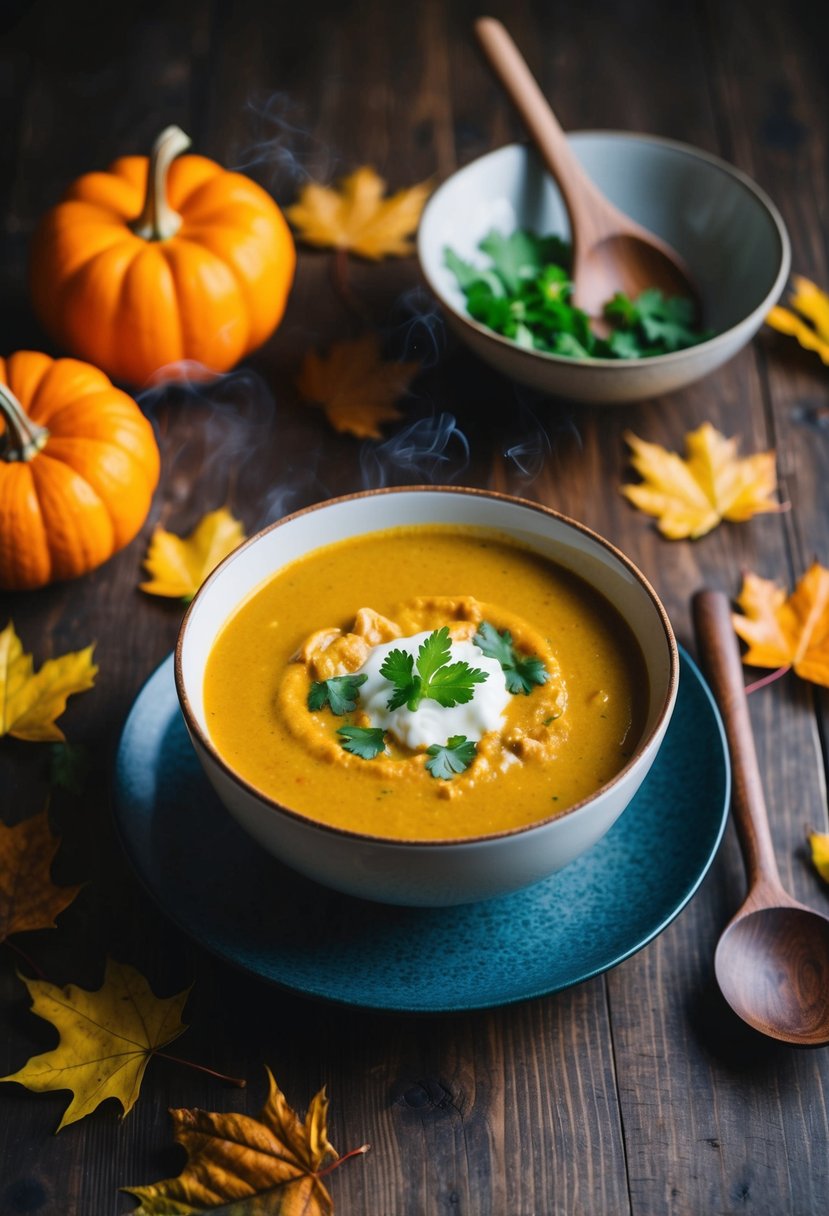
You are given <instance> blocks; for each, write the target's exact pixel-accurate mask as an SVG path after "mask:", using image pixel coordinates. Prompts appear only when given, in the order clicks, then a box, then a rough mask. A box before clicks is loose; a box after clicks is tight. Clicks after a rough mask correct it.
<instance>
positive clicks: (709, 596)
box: [693, 590, 780, 887]
mask: <svg viewBox="0 0 829 1216" xmlns="http://www.w3.org/2000/svg"><path fill="white" fill-rule="evenodd" d="M693 610H694V628H695V630H696V635H697V648H698V650H699V654H700V660H701V662H702V666H703V669H704V671H705V674H706V675H707V677H708V681H709V683H710V684H711V688H712V690H713V693H714V698H715V700H716V702H717V704H718V705H719V707H720V713H721V714H722V717H723V723H724V725H725V734H726V738H727V739H728V750H729V753H730V755H731V774H732V781H733V791H732V796H731V810H732V812H733V814H734V822H735V824H736V827H737V835H738V837H739V840H740V847H741V849H742V851H743V860H744V861H745V866H746V872H747V874H748V883H749V887H753V886H754V885H755V884H756V883H757V882H759V881H761V880H762V881H763V882H765V883H767V884H772V885H774V886H776V887H779V886H780V875H779V873H778V870H777V862H776V861H775V859H774V848H773V846H772V841H771V832H770V831H769V820H768V812H767V810H766V800H765V797H764V796H763V785H762V781H761V779H760V769H759V766H758V764H757V752H756V751H755V748H754V736H753V734H752V730H751V719H750V717H749V713H748V702H747V700H746V694H745V684H744V683H743V665H742V663H741V662H740V648H739V646H738V644H737V636H736V634H735V633H734V626H733V625H732V623H731V609H730V606H729V603H728V599H727V597H726V596H725V595H724V594H723V593H722V592H721V591H710V590H704V591H698V592H697V593H696V595H695V596H694V598H693Z"/></svg>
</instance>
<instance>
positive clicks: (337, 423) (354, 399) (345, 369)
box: [296, 333, 420, 439]
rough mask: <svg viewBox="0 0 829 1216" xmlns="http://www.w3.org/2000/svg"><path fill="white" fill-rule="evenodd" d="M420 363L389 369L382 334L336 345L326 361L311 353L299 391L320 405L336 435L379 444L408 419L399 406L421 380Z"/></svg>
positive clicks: (326, 355) (322, 356)
mask: <svg viewBox="0 0 829 1216" xmlns="http://www.w3.org/2000/svg"><path fill="white" fill-rule="evenodd" d="M419 366H420V365H419V364H418V363H386V362H384V361H383V357H382V354H381V352H380V339H379V337H378V336H377V334H374V333H367V334H364V335H363V336H362V337H361V338H357V339H355V340H354V341H353V342H335V343H334V345H333V346H332V347H330V349H329V350H328V351H327V353H326V354H325V355H319V354H317V352H316V351H309V352H308V354H307V355H306V356H305V359H304V360H303V363H302V367H301V368H300V372H299V375H298V376H297V380H296V385H297V388H298V389H299V391H300V393H301V394H302V396H303V397H304V398H305V400H306V401H308V402H309V403H311V404H313V405H319V406H321V407H322V409H324V410H325V415H326V417H327V419H328V421H329V422H330V423H331V425H332V426H333V427H334V429H335V430H337V431H340V432H341V433H348V434H350V435H356V436H357V438H358V439H379V438H380V437H381V432H380V427H381V425H382V424H383V423H384V422H393V421H395V420H396V419H398V418H402V416H403V415H402V414H401V412H400V410H398V409H397V408H396V407H395V405H394V402H395V401H396V400H397V398H398V397H400V396H401V394H402V393H404V392H405V391H406V389H407V388H408V386H409V384H410V382H411V381H412V380H413V379H414V377H415V375H416V374H417V371H418V368H419Z"/></svg>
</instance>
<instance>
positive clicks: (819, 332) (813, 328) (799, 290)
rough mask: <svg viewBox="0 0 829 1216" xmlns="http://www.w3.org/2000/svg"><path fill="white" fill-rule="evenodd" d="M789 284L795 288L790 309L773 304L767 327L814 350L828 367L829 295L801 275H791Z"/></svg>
mask: <svg viewBox="0 0 829 1216" xmlns="http://www.w3.org/2000/svg"><path fill="white" fill-rule="evenodd" d="M792 281H793V282H794V287H795V289H794V291H793V292H792V293H791V295H790V296H789V304H790V305H791V307H790V308H783V307H781V306H780V305H779V304H778V305H776V306H775V307H774V308H773V309H772V310H771V312H770V313H769V314H768V316H767V317H766V324H767V325H770V326H771V327H772V329H776V330H777V331H778V333H781V334H789V335H790V336H791V337H793V338H796V339H797V341H798V342H799V343H800V345H801V346H802V347H804V349H806V350H813V351H814V352H815V353H816V354H817V355H819V356H820V358H821V359H822V360H823V362H824V363H826V364H829V295H827V293H826V292H825V291H822V290H821V289H820V287H818V286H817V284H816V283H813V282H812V281H811V279H805V278H803V276H802V275H793V277H792Z"/></svg>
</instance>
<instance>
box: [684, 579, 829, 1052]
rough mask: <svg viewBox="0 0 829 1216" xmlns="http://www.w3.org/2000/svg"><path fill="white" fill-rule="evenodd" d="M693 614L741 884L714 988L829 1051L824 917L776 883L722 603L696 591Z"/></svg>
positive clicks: (782, 1032) (762, 1020)
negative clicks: (722, 759) (728, 780)
mask: <svg viewBox="0 0 829 1216" xmlns="http://www.w3.org/2000/svg"><path fill="white" fill-rule="evenodd" d="M693 608H694V626H695V629H696V635H697V644H698V647H699V651H700V657H701V659H702V663H703V666H704V668H705V671H706V675H707V676H708V679H709V681H710V683H711V687H712V689H713V692H714V696H715V698H716V700H717V704H718V705H719V707H720V712H721V713H722V716H723V721H724V723H725V733H726V737H727V739H728V749H729V752H730V754H731V767H732V775H733V781H734V790H733V794H732V799H731V809H732V812H733V815H734V822H735V824H736V827H737V834H738V836H739V839H740V847H741V848H742V851H743V860H744V861H745V865H746V872H747V874H748V885H749V891H748V896H747V898H746V900H745V903H744V904H743V905H742V907H741V908H740V909H739V911H738V912H737V914H736V915H735V916H734V917H733V919H732V920H731V921H730V923H729V924H728V925H727V926H726V928H725V929H724V931H723V933H722V936H721V937H720V940H719V944H718V946H717V952H716V954H715V956H714V970H715V972H716V975H717V982H718V984H719V986H720V989H721V991H722V994H723V996H724V997H725V999H726V1000H727V1001H728V1003H729V1005H730V1006H731V1008H732V1009H733V1010H734V1012H735V1013H737V1014H739V1016H740V1017H741V1018H742V1019H743V1021H745V1022H748V1024H749V1026H753V1027H754V1029H755V1030H759V1031H761V1032H762V1033H763V1034H767V1035H770V1036H771V1037H772V1038H773V1039H780V1040H781V1041H782V1042H784V1043H795V1044H798V1045H800V1046H804V1047H819V1046H822V1045H824V1044H826V1043H829V917H826V916H823V915H822V914H821V913H820V912H815V911H814V910H813V909H811V908H807V907H805V906H804V905H803V904H800V903H798V902H797V901H796V900H794V899H792V897H791V896H790V895H789V894H787V892H786V891H784V889H783V887H782V885H781V882H780V875H779V873H778V870H777V864H776V862H775V860H774V851H773V846H772V842H771V833H770V832H769V822H768V816H767V813H766V803H765V799H764V797H763V789H762V785H761V782H760V770H759V768H758V766H757V753H756V752H755V750H754V739H753V736H752V733H751V721H750V718H749V713H748V704H747V702H746V696H745V688H744V685H743V668H742V663H741V662H740V653H739V647H738V645H737V638H736V635H735V633H734V628H733V626H732V624H731V612H730V608H729V604H728V600H727V598H726V597H725V595H723V594H722V592H719V591H699V592H697V594H696V595H695V596H694V600H693Z"/></svg>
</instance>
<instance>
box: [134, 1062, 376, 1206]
mask: <svg viewBox="0 0 829 1216" xmlns="http://www.w3.org/2000/svg"><path fill="white" fill-rule="evenodd" d="M266 1071H267V1074H268V1098H267V1101H266V1102H265V1105H264V1107H263V1109H262V1112H261V1114H260V1115H259V1118H258V1119H254V1118H252V1117H251V1116H250V1115H242V1114H234V1113H230V1114H214V1113H212V1112H210V1111H204V1110H174V1111H171V1112H170V1113H171V1115H172V1119H173V1127H174V1134H175V1138H176V1140H177V1141H178V1143H179V1144H180V1145H182V1147H183V1148H184V1149H185V1150H186V1151H187V1164H186V1165H185V1167H184V1169H183V1170H182V1172H181V1173H180V1174H179V1175H178V1177H176V1178H167V1179H165V1180H164V1181H163V1182H156V1183H154V1184H153V1185H152V1186H140V1187H126V1188H125V1190H127V1191H129V1193H130V1194H131V1195H134V1196H135V1197H136V1199H140V1200H141V1206H140V1207H139V1208H137V1209H136V1211H135V1214H134V1216H163V1214H165V1213H170V1212H178V1213H194V1212H207V1211H211V1210H215V1209H217V1208H221V1209H224V1208H225V1206H226V1205H231V1204H232V1205H233V1209H232V1210H233V1211H234V1212H236V1211H238V1212H240V1213H241V1212H245V1213H250V1214H251V1216H252V1213H254V1212H257V1213H259V1212H261V1213H263V1214H264V1213H265V1212H267V1213H268V1216H328V1214H329V1213H331V1212H332V1211H333V1207H332V1203H331V1196H330V1195H329V1193H328V1191H327V1190H326V1188H325V1186H324V1185H323V1183H322V1182H321V1180H320V1171H321V1168H322V1166H323V1165H324V1163H325V1161H326V1160H327V1159H329V1158H330V1159H332V1161H337V1160H338V1158H337V1153H336V1150H335V1149H334V1148H333V1147H332V1145H331V1144H330V1142H329V1140H328V1132H327V1129H326V1120H327V1116H328V1099H327V1098H326V1096H325V1090H324V1089H322V1090H320V1092H319V1093H318V1094H317V1095H316V1096H315V1097H314V1098H313V1100H312V1101H311V1105H310V1106H309V1108H308V1113H307V1115H306V1116H305V1121H304V1122H302V1121H301V1120H300V1119H299V1118H298V1116H297V1115H296V1114H295V1113H294V1111H293V1110H291V1108H290V1106H288V1103H287V1102H286V1101H285V1096H284V1094H283V1093H282V1091H281V1090H280V1088H279V1086H278V1085H277V1084H276V1081H275V1080H274V1079H273V1075H272V1074H271V1071H270V1069H266ZM367 1148H368V1146H367V1145H363V1147H362V1148H361V1149H358V1150H357V1152H365V1151H367ZM348 1156H351V1154H348ZM339 1160H340V1161H344V1160H346V1158H345V1157H342V1158H339ZM328 1168H330V1166H329V1167H328ZM326 1172H327V1169H326ZM246 1201H247V1202H246ZM237 1205H238V1206H237Z"/></svg>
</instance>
